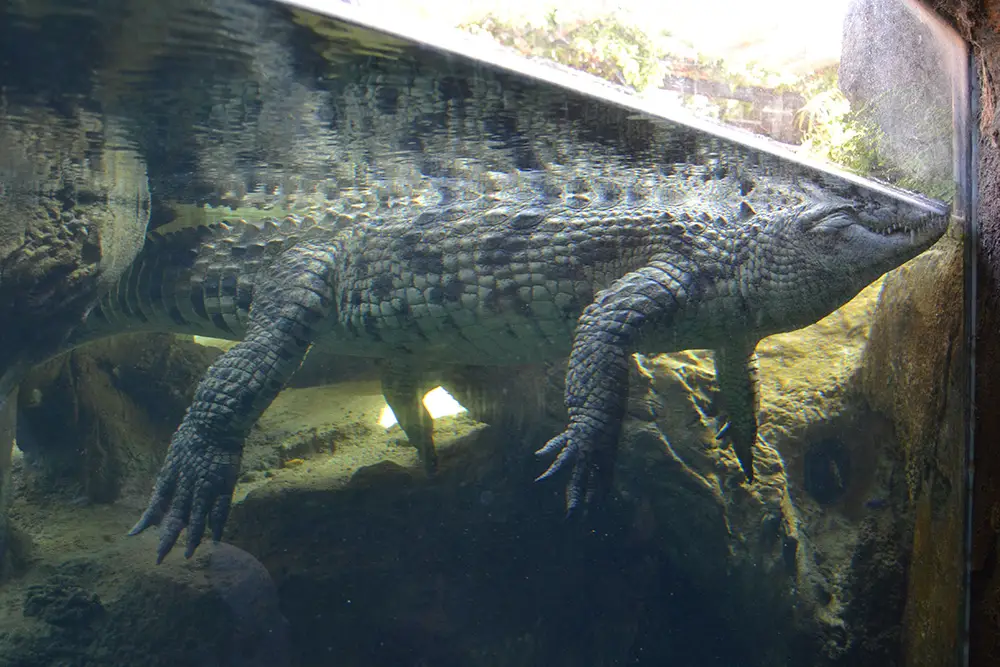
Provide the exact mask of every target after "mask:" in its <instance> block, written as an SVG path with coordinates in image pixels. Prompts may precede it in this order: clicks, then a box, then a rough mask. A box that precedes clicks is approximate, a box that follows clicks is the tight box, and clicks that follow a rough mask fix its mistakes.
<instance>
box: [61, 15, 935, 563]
mask: <svg viewBox="0 0 1000 667" xmlns="http://www.w3.org/2000/svg"><path fill="white" fill-rule="evenodd" d="M337 31H339V32H337ZM343 32H344V30H343V27H342V26H339V24H338V25H337V26H333V27H332V28H330V29H329V30H326V32H325V33H324V34H325V35H327V37H329V35H332V34H341V33H343ZM350 34H354V33H349V36H348V37H345V39H350ZM327 37H324V38H323V40H320V42H321V44H320V45H319V46H318V47H317V49H316V50H317V52H322V53H323V54H324V57H329V58H331V59H332V61H331V62H332V64H330V63H326V64H323V65H320V66H318V67H321V69H322V70H323V71H324V72H327V74H324V75H323V76H319V77H317V76H312V77H311V78H310V81H319V82H320V83H319V84H316V85H321V86H323V87H324V88H323V90H322V91H320V92H318V93H317V92H315V91H314V92H311V93H310V95H309V96H303V97H302V99H303V100H304V101H303V103H302V107H301V108H299V109H298V110H297V111H295V113H297V114H299V116H300V117H301V118H310V117H309V116H308V114H309V113H312V112H313V111H315V110H316V109H320V110H321V112H322V113H319V112H317V115H316V121H317V122H315V123H306V122H305V121H301V124H302V125H303V126H304V127H307V129H308V137H307V140H306V139H301V138H297V137H293V139H295V140H296V141H301V143H300V144H295V145H296V146H299V147H300V149H301V150H296V151H291V152H289V154H288V155H286V156H284V158H282V160H283V161H284V164H285V165H286V166H288V165H291V166H292V167H293V168H294V170H295V172H296V174H297V175H296V178H297V179H298V180H297V183H298V184H299V185H298V186H297V187H298V188H299V189H298V190H297V193H298V195H296V196H299V195H301V197H300V199H299V200H297V201H290V202H289V203H290V209H291V210H292V212H291V213H289V214H288V215H273V214H271V213H270V212H269V211H273V210H275V207H274V206H273V202H274V200H275V199H276V198H279V197H280V196H281V194H282V192H287V191H283V190H282V188H283V187H285V186H284V185H282V183H283V181H280V180H278V179H276V180H277V183H272V182H260V181H259V182H260V187H258V188H257V189H253V188H248V189H247V190H248V191H243V192H234V193H230V194H229V195H227V197H228V199H227V202H229V203H232V204H233V206H234V208H236V207H239V210H240V211H246V210H253V211H254V215H252V216H250V215H246V214H244V215H242V217H239V218H233V219H227V220H223V221H220V222H217V223H215V224H211V225H206V226H197V227H189V228H183V229H177V230H174V231H171V232H162V231H157V232H153V233H151V234H150V235H149V236H148V238H147V241H146V244H145V246H144V248H143V251H142V252H141V254H140V255H139V257H138V258H137V259H136V260H135V261H134V262H133V263H132V265H131V266H130V268H129V269H128V270H127V271H126V272H125V273H124V274H123V275H122V277H121V279H120V280H119V281H118V283H117V285H116V286H115V287H113V288H112V289H111V290H110V291H109V292H107V293H106V294H105V295H104V296H103V297H102V298H101V300H100V301H99V303H98V304H97V305H96V306H95V307H94V308H93V309H92V310H91V311H90V312H89V313H88V314H87V316H86V318H85V319H84V321H83V322H82V324H80V325H79V326H78V327H76V329H75V330H74V332H73V334H72V336H71V337H70V338H69V340H68V341H67V342H66V343H65V345H63V347H62V349H63V350H65V349H70V348H72V347H75V346H78V345H82V344H84V343H86V342H88V341H92V340H95V339H98V338H102V337H105V336H111V335H115V334H118V333H123V332H135V331H160V332H172V333H183V334H196V335H203V336H211V337H217V338H228V339H232V340H234V341H238V342H237V343H236V344H235V345H234V346H233V347H231V348H230V349H229V350H228V351H226V352H225V353H224V354H222V355H221V356H220V357H219V358H218V359H217V360H216V361H215V363H213V364H212V365H211V367H210V368H209V369H208V370H207V371H206V373H205V376H204V378H203V379H202V380H201V382H200V383H199V385H198V386H197V388H196V390H195V395H194V399H193V401H192V403H191V405H190V407H189V408H188V411H187V413H186V414H185V416H184V418H183V420H182V422H181V424H180V425H179V426H178V428H177V430H176V431H175V433H174V435H173V437H172V439H171V442H170V446H169V449H168V451H167V455H166V460H165V461H164V463H163V466H162V468H161V470H160V472H159V473H158V475H157V478H156V481H155V483H154V487H153V490H152V493H151V496H150V500H149V503H148V505H147V507H146V509H145V511H144V512H143V514H142V516H141V517H140V518H139V520H138V521H137V523H136V524H135V526H134V527H133V528H132V529H131V531H130V534H132V535H135V534H138V533H141V532H143V531H145V530H147V529H148V528H150V527H151V526H154V525H159V526H160V539H159V545H158V547H157V553H156V558H157V562H158V563H159V562H162V560H163V559H164V558H165V557H166V556H167V554H168V553H169V552H170V551H171V550H172V549H173V548H174V546H175V545H176V543H177V541H178V540H179V539H180V535H181V533H182V531H184V530H185V529H186V530H187V540H186V547H185V550H184V554H185V556H187V557H190V556H192V555H193V553H194V552H195V550H196V549H197V547H198V546H199V545H200V544H201V542H202V540H203V538H204V537H205V534H206V531H208V530H210V531H211V536H212V538H213V539H214V540H219V539H220V538H221V535H222V531H223V527H224V525H225V523H226V520H227V517H228V514H229V510H230V506H231V502H232V495H233V492H234V489H235V484H236V480H237V475H238V472H239V467H240V462H241V455H242V449H243V444H244V441H245V439H246V437H247V435H248V433H249V430H250V428H251V427H252V426H253V424H254V423H255V422H256V421H257V419H258V418H259V417H260V416H261V414H262V413H263V411H264V410H265V409H266V408H267V407H268V405H269V404H270V403H271V402H272V401H273V400H274V398H275V397H276V395H277V394H278V393H279V392H280V391H281V389H282V388H283V387H284V386H285V384H286V382H287V381H288V380H289V378H290V377H291V375H292V374H293V373H294V372H295V371H296V369H297V368H298V367H299V365H300V364H301V363H302V361H303V359H304V358H305V356H306V355H307V353H308V352H309V350H310V349H312V348H321V349H328V350H333V351H335V352H337V353H338V354H344V355H356V356H364V357H373V358H377V359H382V360H384V364H383V367H384V369H385V371H384V379H383V383H382V386H383V391H384V394H385V398H386V400H387V402H388V404H389V406H390V407H391V408H392V409H393V412H394V413H395V414H396V416H397V419H398V420H399V422H400V425H401V426H402V428H403V430H404V432H405V433H406V435H407V438H408V439H409V440H410V442H411V444H413V445H414V446H415V447H416V448H417V450H418V452H419V453H420V457H421V459H422V461H423V464H424V466H425V467H426V468H427V470H428V471H433V470H434V468H435V465H436V463H435V462H436V457H435V453H434V443H433V433H432V421H431V419H430V417H429V416H428V415H427V413H426V410H425V409H424V407H423V405H422V403H421V400H420V399H421V395H420V391H419V388H420V387H421V386H423V383H422V382H421V381H420V377H421V375H422V374H423V373H425V372H428V369H433V368H434V367H435V366H439V365H445V364H465V365H504V364H527V363H535V362H542V361H546V362H547V361H552V360H562V359H567V370H566V376H565V378H566V385H565V403H566V407H567V410H568V418H569V422H568V424H567V426H566V428H565V430H564V431H563V432H562V433H560V434H558V435H557V436H555V437H554V438H552V439H551V440H550V441H548V442H547V443H545V444H544V446H542V447H541V448H540V449H539V450H538V452H537V453H538V455H539V456H542V457H549V458H551V459H552V460H551V463H550V465H549V467H548V468H547V469H546V470H545V471H544V472H542V473H541V474H540V475H539V476H538V479H539V480H545V479H549V478H551V477H553V476H555V475H556V474H557V473H560V474H568V482H567V484H566V505H567V510H568V511H569V512H571V513H573V512H578V511H579V510H583V509H585V508H586V507H589V506H593V505H594V504H596V503H597V502H598V501H599V499H600V498H601V497H603V496H604V495H605V494H606V493H607V492H608V490H609V487H610V484H611V482H612V471H613V467H614V462H615V455H616V449H617V442H618V437H619V433H620V431H621V427H622V421H623V418H624V415H625V406H626V400H627V393H628V370H629V364H630V362H631V355H632V354H633V353H637V352H638V353H661V352H671V351H679V350H685V349H691V348H699V349H713V350H714V351H715V366H716V374H717V382H718V385H719V387H720V396H721V398H722V402H723V403H724V404H725V406H724V407H725V412H726V414H727V416H728V426H727V428H726V430H725V437H726V439H727V440H728V441H729V443H731V446H732V448H733V451H734V453H735V454H736V456H737V458H738V460H739V463H740V466H741V468H742V470H743V472H744V474H745V478H746V481H747V482H748V483H752V482H753V480H754V474H755V473H754V464H753V448H754V445H755V441H756V437H757V435H756V434H757V412H758V410H757V407H758V390H757V371H756V363H755V356H754V349H755V346H756V344H757V342H758V341H759V340H760V339H762V338H763V337H766V336H769V335H771V334H775V333H779V332H784V331H790V330H794V329H798V328H801V327H804V326H807V325H809V324H812V323H814V322H816V321H817V320H819V319H820V318H822V317H824V316H826V315H827V314H829V313H831V312H833V311H834V310H836V309H837V308H839V307H840V306H841V305H843V304H844V303H846V302H847V301H848V300H850V299H851V298H852V297H854V296H855V295H856V294H857V293H858V292H859V291H861V290H862V289H863V288H864V287H866V286H867V285H869V284H870V283H872V282H873V281H874V280H876V279H877V278H878V277H879V276H881V275H882V274H884V273H885V272H887V271H889V270H891V269H893V268H895V267H897V266H899V265H901V264H902V263H904V262H906V261H907V260H909V259H910V258H912V257H915V256H916V255H917V254H919V253H921V252H923V251H924V250H926V249H927V248H929V247H930V246H931V245H932V244H933V243H934V242H935V241H936V240H937V239H938V238H939V237H940V236H941V235H942V234H943V233H944V231H945V229H946V227H947V224H948V220H949V212H948V209H947V207H946V206H944V205H943V204H940V203H939V202H931V201H929V200H925V199H923V198H920V197H918V196H915V195H911V194H909V193H904V192H901V191H897V190H894V189H892V188H890V187H888V186H883V185H880V184H875V183H871V182H869V181H865V180H864V179H861V178H858V177H854V176H850V175H847V174H841V173H838V172H833V171H830V170H824V169H821V168H818V167H816V166H811V165H804V164H802V163H800V162H797V161H796V160H795V159H794V158H792V159H788V158H784V157H780V156H778V155H776V153H775V152H774V151H770V150H769V149H766V148H762V147H760V146H756V145H751V144H749V143H746V142H744V141H743V140H742V139H739V138H733V136H731V135H729V134H727V133H726V131H725V130H724V129H721V128H717V129H707V128H705V127H700V126H698V125H697V124H696V123H690V122H686V121H684V122H682V121H679V120H675V119H670V118H666V117H657V116H653V115H651V114H648V113H646V114H644V113H640V112H639V111H638V110H637V109H636V108H634V107H633V106H630V105H632V104H633V103H632V102H631V101H630V98H628V97H627V96H626V95H623V94H619V95H618V97H614V95H613V94H612V93H611V92H609V91H607V90H604V89H600V90H591V89H588V88H587V87H586V86H585V85H583V84H581V81H580V80H578V79H573V80H569V78H566V77H564V79H565V80H563V79H559V77H558V76H557V75H556V74H552V73H548V72H543V73H541V74H539V75H538V76H537V77H535V78H531V77H527V76H523V75H521V74H517V73H515V74H511V73H510V72H509V71H508V70H504V69H502V68H501V69H497V68H486V67H482V66H480V65H475V64H470V62H468V61H467V60H462V59H461V58H454V57H450V56H440V55H435V54H434V53H432V52H430V51H427V50H420V52H419V54H415V53H414V49H417V50H419V47H411V46H408V45H406V44H404V43H403V42H402V41H398V40H397V41H392V40H382V41H381V42H379V44H378V45H373V43H372V42H373V41H375V42H377V41H378V40H377V39H374V38H372V37H371V35H369V36H368V37H367V38H366V41H365V43H364V45H363V48H360V47H358V48H355V47H354V46H352V45H350V44H339V43H337V44H335V47H334V46H332V44H334V43H332V42H328V41H325V40H326V39H327ZM307 41H308V40H306V39H304V38H301V37H300V38H299V42H300V43H305V42H307ZM355 51H357V52H359V53H361V55H358V56H355V55H353V54H354V53H355ZM385 53H388V57H381V55H380V54H382V55H384V54H385ZM372 54H376V55H374V56H373V55H372ZM331 67H332V68H334V70H335V75H330V74H329V69H330V68H331ZM540 79H548V81H540ZM556 79H558V80H559V81H561V82H562V83H558V81H557V82H556V83H558V85H556V83H553V81H555V80H556ZM320 93H322V94H320ZM289 99H290V100H292V101H294V99H293V98H289ZM289 104H291V102H289ZM216 108H223V107H222V106H221V105H216ZM309 110H313V111H309ZM274 117H275V118H282V119H283V118H287V117H288V113H282V114H275V115H274ZM320 121H321V122H320ZM262 122H263V121H262ZM279 129H283V130H284V129H286V128H279ZM291 134H292V133H290V132H287V131H286V132H284V134H281V135H280V136H281V137H283V138H284V139H283V141H285V140H289V139H288V137H289V136H290V135H291ZM253 136H254V135H253V133H244V134H243V135H236V136H235V137H234V138H233V141H235V142H236V143H235V147H236V148H235V149H233V148H231V147H227V146H228V145H227V144H226V143H225V142H222V141H214V140H213V142H207V141H202V142H201V143H200V144H199V143H198V142H196V141H192V142H190V143H191V144H192V145H198V146H199V148H198V150H200V151H202V153H201V154H199V156H198V157H199V160H201V162H202V163H204V164H208V165H210V166H211V170H210V171H211V173H212V174H213V178H214V179H215V180H217V181H219V183H220V184H223V183H225V182H231V183H236V184H245V183H247V182H248V179H247V173H246V171H247V169H251V167H253V168H256V165H258V164H259V161H254V162H253V164H252V165H251V167H248V166H247V164H246V163H245V162H241V160H242V159H243V158H242V157H241V156H244V155H250V156H251V157H252V158H253V160H258V159H259V156H258V153H257V152H254V150H251V149H252V148H253V146H250V145H248V144H246V143H240V142H249V141H250V139H252V138H253ZM317 147H318V148H317ZM213 151H215V152H213ZM227 151H230V152H227ZM318 156H323V157H318ZM227 165H229V166H230V167H231V168H232V174H231V175H229V174H226V173H225V172H224V170H225V169H226V168H227ZM274 170H275V171H280V170H278V169H277V168H275V169H274ZM257 175H258V176H260V173H259V172H258V173H257ZM153 176H154V177H157V175H156V174H155V173H154V174H153ZM261 178H262V179H266V178H267V176H266V175H265V176H263V177H261ZM310 179H312V180H310ZM250 180H252V179H250ZM261 193H263V194H261ZM261 197H263V199H264V200H266V199H267V198H268V197H271V199H270V200H268V201H263V203H262V200H260V198H261ZM255 198H256V199H255ZM289 199H290V200H292V199H294V197H291V198H289ZM255 207H256V208H255Z"/></svg>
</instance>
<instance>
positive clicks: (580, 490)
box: [536, 258, 694, 512]
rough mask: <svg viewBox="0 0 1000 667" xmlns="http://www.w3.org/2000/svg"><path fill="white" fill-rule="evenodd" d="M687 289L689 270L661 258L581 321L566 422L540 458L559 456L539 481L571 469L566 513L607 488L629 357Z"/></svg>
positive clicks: (604, 296) (666, 321)
mask: <svg viewBox="0 0 1000 667" xmlns="http://www.w3.org/2000/svg"><path fill="white" fill-rule="evenodd" d="M692 284H694V283H693V281H692V273H691V271H688V270H687V269H686V267H684V266H681V265H679V264H677V263H674V262H671V261H668V260H666V259H663V258H660V259H657V260H654V261H653V262H651V263H650V265H649V266H647V267H644V268H642V269H639V270H638V271H634V272H632V273H629V274H627V275H625V276H624V277H622V278H620V279H618V280H617V281H615V282H614V283H613V284H612V285H611V287H609V288H608V289H606V290H604V291H602V292H600V293H598V294H597V296H596V297H595V299H594V302H593V303H592V304H590V305H589V306H587V308H586V309H585V310H584V311H583V314H582V315H580V319H579V321H578V323H577V329H576V335H575V337H574V340H573V350H572V352H571V353H570V358H569V367H568V369H567V372H566V407H567V410H568V412H569V419H570V422H569V425H568V426H567V428H566V430H565V431H563V432H562V433H561V434H559V435H557V436H556V437H554V438H552V439H551V440H549V442H548V443H547V444H546V445H545V446H544V447H543V448H542V449H540V450H538V452H537V454H538V455H540V456H546V455H551V454H555V453H556V452H559V455H558V456H557V457H556V460H555V461H554V462H553V463H552V465H551V466H549V468H548V470H546V471H545V472H544V473H542V474H541V475H540V476H539V477H538V480H543V479H546V478H548V477H551V476H552V475H554V474H555V473H556V472H557V471H559V470H561V469H562V468H563V467H565V466H566V465H569V464H572V473H571V475H570V481H569V485H568V486H567V488H566V507H567V511H568V512H572V511H573V510H574V509H576V507H577V506H579V504H580V503H581V502H591V501H592V500H593V499H595V498H597V497H598V496H600V495H602V494H604V493H606V492H607V491H608V490H609V489H610V487H611V479H612V475H613V472H614V464H615V457H616V455H617V450H618V436H619V434H620V433H621V427H622V419H623V418H624V416H625V408H626V404H627V402H628V372H629V363H630V360H631V355H632V353H633V352H635V350H636V347H637V345H638V344H639V341H640V339H641V336H642V335H643V332H644V331H647V332H648V331H649V330H653V329H666V328H668V327H669V326H670V324H671V321H672V320H673V317H674V315H675V314H676V313H677V311H678V310H679V309H680V308H681V307H682V306H683V305H684V304H685V303H686V302H687V300H688V297H689V289H690V285H692ZM536 481H537V480H536Z"/></svg>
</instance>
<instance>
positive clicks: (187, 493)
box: [128, 428, 240, 564]
mask: <svg viewBox="0 0 1000 667" xmlns="http://www.w3.org/2000/svg"><path fill="white" fill-rule="evenodd" d="M239 467H240V455H239V453H237V452H231V451H226V450H223V449H221V448H219V447H216V446H214V445H206V444H205V443H204V442H201V441H200V437H199V436H198V435H196V434H193V433H192V432H191V431H189V430H186V429H183V428H182V429H181V430H178V432H177V434H176V435H175V436H174V442H173V443H171V446H170V451H169V452H168V453H167V460H166V461H165V462H164V464H163V467H162V468H161V469H160V473H159V475H158V476H157V479H156V485H155V486H154V488H153V493H152V495H151V497H150V500H149V504H148V506H147V507H146V511H145V512H144V513H143V515H142V517H141V518H140V519H139V521H138V522H137V523H136V524H135V526H133V527H132V529H131V530H130V531H129V533H128V534H129V535H138V534H139V533H141V532H143V531H144V530H146V529H147V528H149V527H150V526H155V525H159V526H160V543H159V547H158V548H157V550H156V563H157V564H160V563H161V562H163V559H164V558H166V556H167V554H168V553H170V551H171V550H172V549H173V548H174V545H175V544H176V543H177V540H178V538H179V537H180V534H181V531H182V530H183V529H184V528H185V527H186V528H187V533H188V539H187V545H186V548H185V550H184V557H185V558H190V557H191V556H192V555H194V552H195V550H196V549H197V548H198V545H199V544H201V540H202V537H203V536H204V534H205V529H206V527H211V530H212V540H213V541H215V542H218V541H219V540H220V539H222V530H223V528H224V527H225V524H226V519H227V518H228V516H229V508H230V505H231V503H232V497H233V489H234V488H235V486H236V477H237V474H238V472H239Z"/></svg>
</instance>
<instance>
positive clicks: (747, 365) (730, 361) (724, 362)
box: [715, 342, 760, 483]
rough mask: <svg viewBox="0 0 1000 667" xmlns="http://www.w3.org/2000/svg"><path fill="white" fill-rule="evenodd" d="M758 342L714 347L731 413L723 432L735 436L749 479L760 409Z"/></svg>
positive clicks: (724, 399)
mask: <svg viewBox="0 0 1000 667" xmlns="http://www.w3.org/2000/svg"><path fill="white" fill-rule="evenodd" d="M756 346H757V344H756V342H753V343H746V344H743V345H737V344H733V345H731V346H729V347H725V348H720V349H718V350H715V381H716V382H717V383H718V385H719V395H720V397H721V398H722V403H723V406H724V407H725V409H726V413H727V414H728V416H729V421H728V422H727V423H726V425H725V426H724V427H723V430H722V432H724V433H725V434H726V435H727V436H729V438H730V439H731V440H732V443H733V451H734V452H735V453H736V458H737V459H739V462H740V466H741V467H742V468H743V473H744V474H745V475H746V478H747V483H752V482H753V479H754V473H753V447H754V444H755V443H756V441H757V411H758V410H759V409H760V393H759V391H758V383H757V355H756V353H754V348H755V347H756ZM722 432H720V435H722Z"/></svg>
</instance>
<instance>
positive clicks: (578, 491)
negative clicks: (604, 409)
mask: <svg viewBox="0 0 1000 667" xmlns="http://www.w3.org/2000/svg"><path fill="white" fill-rule="evenodd" d="M606 440H607V437H606V436H605V435H604V434H603V433H601V432H600V430H599V429H596V428H594V427H593V426H588V425H587V424H585V423H583V422H571V423H570V425H569V427H568V428H567V429H566V430H565V431H563V432H562V433H560V434H559V435H557V436H556V437H554V438H552V439H551V440H549V441H548V442H547V443H546V444H545V446H544V447H542V448H541V449H539V450H538V451H537V452H535V455H536V456H551V455H553V454H555V453H556V452H558V455H557V456H556V458H555V460H554V461H553V462H552V464H551V465H550V466H549V467H548V469H547V470H546V471H545V472H543V473H542V474H541V475H539V476H538V477H536V478H535V481H536V482H540V481H542V480H544V479H548V478H550V477H552V476H554V475H555V474H556V473H558V472H559V471H561V470H563V469H564V468H566V467H567V466H572V467H571V468H570V478H569V482H568V484H567V485H566V513H567V515H571V514H573V512H574V511H576V510H577V509H578V508H579V507H580V505H581V504H583V505H589V504H591V503H592V502H594V501H595V500H597V499H599V498H600V497H602V496H603V495H604V494H605V493H607V491H608V489H610V487H611V477H612V472H613V470H614V465H613V461H614V444H615V443H614V442H613V441H612V442H611V444H610V446H608V443H607V442H605V441H606Z"/></svg>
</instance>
